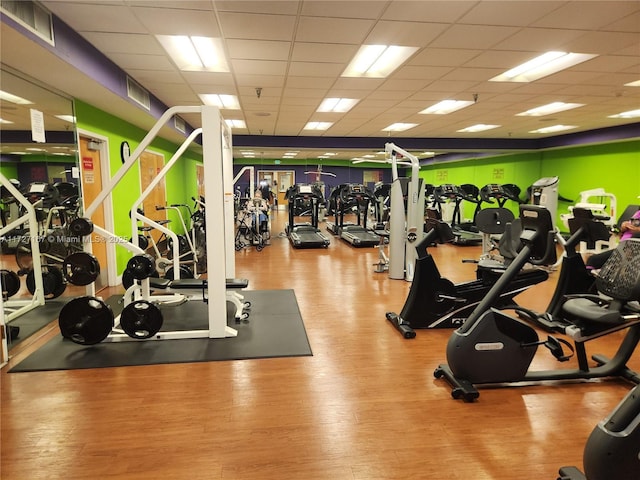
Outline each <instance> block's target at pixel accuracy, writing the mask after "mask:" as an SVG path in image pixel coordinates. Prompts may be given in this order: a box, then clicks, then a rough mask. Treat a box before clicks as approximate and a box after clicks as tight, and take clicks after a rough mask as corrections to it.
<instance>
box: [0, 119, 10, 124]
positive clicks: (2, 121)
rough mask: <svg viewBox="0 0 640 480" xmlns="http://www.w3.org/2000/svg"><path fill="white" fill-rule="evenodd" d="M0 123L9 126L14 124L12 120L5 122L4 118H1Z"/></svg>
mask: <svg viewBox="0 0 640 480" xmlns="http://www.w3.org/2000/svg"><path fill="white" fill-rule="evenodd" d="M0 123H5V124H8V123H13V122H12V121H11V120H5V119H4V118H0Z"/></svg>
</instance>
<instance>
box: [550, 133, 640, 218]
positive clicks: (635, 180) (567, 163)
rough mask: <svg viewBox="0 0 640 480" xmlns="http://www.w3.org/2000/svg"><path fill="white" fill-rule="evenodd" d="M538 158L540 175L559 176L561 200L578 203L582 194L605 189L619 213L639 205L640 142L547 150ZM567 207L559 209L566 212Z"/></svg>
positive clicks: (562, 205) (565, 205)
mask: <svg viewBox="0 0 640 480" xmlns="http://www.w3.org/2000/svg"><path fill="white" fill-rule="evenodd" d="M540 156H541V161H540V165H541V174H542V176H543V177H547V176H557V177H559V178H560V189H559V191H560V195H562V196H563V197H567V198H570V199H573V200H577V199H578V198H579V193H580V192H581V191H584V190H591V189H594V188H604V189H605V191H606V192H609V193H613V194H614V195H615V196H616V199H617V202H618V214H619V213H622V211H623V210H624V209H625V207H626V206H627V205H629V204H632V203H633V204H638V203H640V199H638V198H637V197H638V195H640V140H631V141H627V142H619V143H609V144H605V145H593V146H586V147H575V148H562V149H557V150H549V151H544V152H541V154H540ZM569 205H570V204H561V207H564V211H566V207H568V206H569ZM561 213H562V212H561Z"/></svg>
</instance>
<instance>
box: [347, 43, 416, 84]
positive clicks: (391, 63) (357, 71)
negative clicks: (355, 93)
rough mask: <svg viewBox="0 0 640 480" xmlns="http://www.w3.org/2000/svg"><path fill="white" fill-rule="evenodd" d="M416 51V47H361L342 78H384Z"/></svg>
mask: <svg viewBox="0 0 640 480" xmlns="http://www.w3.org/2000/svg"><path fill="white" fill-rule="evenodd" d="M417 50H418V47H401V46H397V45H363V46H362V47H360V50H358V53H357V54H356V56H355V57H353V60H351V63H349V65H347V68H346V70H345V71H344V72H342V76H343V77H367V78H385V77H387V76H388V75H389V74H391V72H393V71H394V70H395V69H396V68H398V67H399V66H400V65H402V64H403V63H404V62H405V61H407V59H408V58H409V57H410V56H411V55H413V54H414V53H415V52H416V51H417Z"/></svg>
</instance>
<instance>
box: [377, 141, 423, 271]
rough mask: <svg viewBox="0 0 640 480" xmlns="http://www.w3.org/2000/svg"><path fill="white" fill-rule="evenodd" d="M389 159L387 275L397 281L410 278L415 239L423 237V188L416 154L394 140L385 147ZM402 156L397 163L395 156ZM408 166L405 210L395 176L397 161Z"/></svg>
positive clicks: (397, 178)
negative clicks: (389, 209)
mask: <svg viewBox="0 0 640 480" xmlns="http://www.w3.org/2000/svg"><path fill="white" fill-rule="evenodd" d="M384 149H385V152H386V154H387V155H388V157H389V159H390V161H391V175H392V179H393V181H392V183H391V211H390V221H389V269H388V270H389V278H391V279H396V280H403V279H404V280H406V281H408V282H410V281H412V280H413V274H414V271H413V269H414V265H415V261H416V258H417V253H416V250H415V248H414V244H415V242H419V241H420V240H422V230H423V227H422V225H423V223H424V219H423V216H424V188H421V185H422V181H421V179H420V178H419V172H420V162H419V160H418V157H416V156H414V155H411V154H410V153H409V152H407V151H406V150H403V149H402V148H400V147H398V146H397V145H395V144H393V143H387V144H385V146H384ZM398 154H400V155H402V157H403V161H402V162H398V159H397V155H398ZM407 163H409V164H410V166H411V179H410V181H409V186H408V191H407V211H406V212H405V209H404V195H403V192H402V184H401V180H400V177H399V176H398V164H407Z"/></svg>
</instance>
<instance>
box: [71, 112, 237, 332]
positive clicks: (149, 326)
mask: <svg viewBox="0 0 640 480" xmlns="http://www.w3.org/2000/svg"><path fill="white" fill-rule="evenodd" d="M189 113H196V114H200V115H201V118H202V128H201V129H198V130H196V131H194V132H193V133H192V134H191V135H189V137H188V138H187V139H186V140H185V141H184V143H183V144H182V145H181V146H180V147H179V148H178V150H177V152H176V153H175V155H174V156H173V157H172V158H171V160H170V161H169V162H168V163H167V164H166V165H165V166H164V168H163V169H162V170H161V172H160V173H159V174H158V176H157V177H156V178H155V179H154V181H153V182H152V183H151V184H150V185H149V187H147V190H145V192H143V195H142V196H141V197H144V196H145V195H147V194H148V193H149V191H150V189H152V188H153V187H154V186H155V185H156V184H157V183H158V182H159V181H160V179H161V178H162V177H163V176H164V175H166V172H167V171H168V169H169V168H171V166H172V165H173V164H174V163H175V162H176V161H177V159H178V158H179V157H180V156H181V155H182V154H183V153H184V151H185V150H186V149H187V147H188V146H189V145H190V144H191V143H192V142H193V141H194V140H195V138H196V137H197V136H198V135H200V134H201V135H202V152H203V164H204V183H205V191H206V194H207V197H208V198H209V200H210V201H209V205H208V208H206V209H205V220H206V223H208V224H209V225H217V226H219V227H218V229H217V231H218V232H221V233H219V234H217V235H212V234H211V232H209V234H208V235H206V246H207V272H208V279H207V280H206V281H202V280H199V281H198V285H197V286H194V289H196V290H197V291H200V292H202V294H203V298H206V299H207V317H208V328H207V329H202V330H186V331H160V327H161V325H162V321H161V320H162V318H161V315H160V316H158V314H159V313H160V312H159V309H158V307H156V306H155V305H154V304H153V303H151V302H150V301H149V300H145V299H146V298H151V285H150V278H149V275H148V274H147V272H144V271H143V272H141V273H140V272H138V273H136V276H134V278H136V279H139V281H140V284H139V285H134V286H132V288H133V287H135V288H139V292H140V295H141V297H142V299H141V300H135V301H133V302H131V303H129V304H128V305H127V306H126V307H125V309H124V310H123V312H122V315H120V316H119V317H118V323H119V324H120V326H121V327H124V325H122V322H123V320H125V319H126V323H127V324H128V326H129V328H123V330H124V331H125V332H126V333H122V332H121V331H118V330H119V329H115V327H116V319H115V318H114V315H113V312H112V311H111V309H110V307H109V306H108V305H106V304H105V303H104V302H103V301H102V300H101V299H99V298H97V297H95V286H94V285H93V284H91V285H90V286H89V287H88V288H87V290H88V291H89V292H90V295H87V296H85V297H80V298H76V299H74V300H72V301H71V302H69V303H68V304H67V305H65V306H64V307H63V308H62V310H61V312H60V327H61V331H63V335H64V336H65V337H67V338H70V339H72V340H74V341H76V342H77V343H83V344H93V343H98V342H100V341H107V342H119V341H130V340H132V339H153V340H172V339H180V338H224V337H234V336H236V335H237V330H235V329H233V328H231V327H229V326H228V325H227V308H226V303H227V302H226V301H227V296H226V283H227V281H226V278H227V275H228V276H229V277H233V275H234V274H235V259H234V256H233V254H234V252H235V250H234V249H233V184H232V181H231V180H232V178H231V177H232V175H231V173H230V172H232V154H231V133H230V131H229V128H228V127H227V126H226V124H225V123H224V120H223V119H222V116H221V115H220V111H219V109H218V108H217V107H211V106H193V107H172V108H169V109H168V110H167V111H165V112H164V114H163V115H162V116H161V117H160V118H159V119H158V121H157V122H156V124H155V125H154V126H153V127H152V129H151V130H150V131H149V133H148V134H147V135H146V136H145V137H144V138H143V139H142V141H141V142H140V144H139V145H138V147H137V148H136V149H135V150H134V151H133V153H132V154H131V155H130V156H129V158H128V159H127V160H126V161H125V162H124V163H123V165H122V166H121V167H120V169H119V170H118V171H117V172H116V174H115V175H114V176H113V177H112V178H111V180H110V181H109V182H108V183H107V184H106V185H105V187H104V188H103V189H102V191H101V192H100V193H99V194H98V196H97V197H96V198H95V200H94V201H93V202H92V203H91V205H89V207H88V208H87V209H86V216H87V217H91V215H92V214H93V213H95V211H96V209H97V208H98V206H99V205H100V204H101V203H102V202H104V200H105V199H106V198H107V197H108V196H109V195H110V194H111V192H112V191H113V189H114V188H115V187H116V185H118V183H119V182H120V181H121V180H122V178H123V177H124V175H125V174H126V173H127V172H128V171H129V169H130V168H131V167H132V166H133V165H134V164H135V163H136V162H137V160H138V158H139V157H140V155H141V154H142V153H143V152H144V151H145V149H146V148H147V147H148V146H149V145H150V144H151V142H152V141H153V139H154V138H155V137H156V136H157V134H158V133H159V131H160V129H161V128H162V127H163V126H164V125H165V124H166V123H167V122H168V121H169V120H170V119H171V118H172V117H173V116H174V115H179V114H189ZM221 178H222V180H223V181H222V182H221V181H220V179H221ZM139 204H140V200H139V201H137V202H136V203H135V204H134V206H133V208H132V212H131V224H132V229H133V231H134V232H135V233H137V221H138V220H143V221H146V222H147V223H149V224H150V225H152V226H154V227H156V228H158V229H159V230H160V231H163V230H164V231H165V233H166V234H167V235H168V236H169V237H170V238H172V240H173V242H174V245H176V246H177V245H178V238H177V235H175V234H174V233H173V232H170V231H168V229H166V228H165V227H164V226H162V225H159V224H157V223H156V222H154V221H152V220H149V219H146V218H144V216H143V215H142V214H140V213H139V212H138V211H137V206H138V205H139ZM94 229H95V231H96V233H98V234H99V235H101V236H103V237H104V238H105V239H107V240H110V241H112V242H114V243H117V244H118V245H119V246H122V247H124V248H126V249H127V250H129V251H130V252H132V253H133V254H134V255H135V256H134V258H135V259H138V260H137V261H136V262H134V263H135V265H139V266H140V268H141V270H144V269H145V268H146V266H148V262H145V261H144V260H141V259H144V258H145V252H144V250H143V249H142V248H140V246H139V245H138V244H137V235H136V234H135V233H134V235H133V238H132V240H131V241H125V240H123V239H122V238H120V237H118V236H117V235H115V233H113V232H110V231H108V230H106V229H105V228H103V227H101V226H98V225H95V226H94ZM210 230H211V229H210ZM173 261H174V271H176V273H177V272H179V256H178V255H176V256H174V259H173ZM130 262H131V260H130ZM137 277H144V278H137ZM179 281H180V280H178V279H176V280H174V282H179ZM160 297H162V296H160ZM153 298H154V300H156V299H157V297H156V296H154V297H153ZM169 298H175V297H169ZM138 333H140V334H138Z"/></svg>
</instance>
